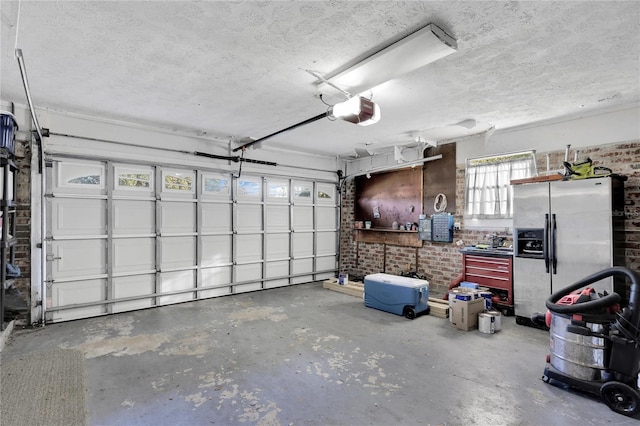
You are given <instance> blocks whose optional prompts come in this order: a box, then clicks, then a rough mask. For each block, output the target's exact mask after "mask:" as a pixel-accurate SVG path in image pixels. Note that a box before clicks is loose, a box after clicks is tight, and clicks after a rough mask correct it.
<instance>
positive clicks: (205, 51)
mask: <svg viewBox="0 0 640 426" xmlns="http://www.w3.org/2000/svg"><path fill="white" fill-rule="evenodd" d="M19 6H20V7H19ZM0 8H1V24H2V27H1V36H2V57H1V63H0V65H1V72H2V75H1V82H0V83H1V86H0V90H1V93H0V94H1V97H2V99H3V100H5V101H13V102H16V103H20V104H25V103H26V99H25V95H24V89H23V87H22V83H21V80H20V74H19V69H18V64H17V61H16V60H15V57H14V48H15V47H16V36H17V47H18V48H21V49H22V51H23V54H24V57H25V62H26V66H27V71H28V75H29V83H30V86H31V93H32V97H33V101H34V103H35V105H36V106H37V107H46V108H52V109H57V110H64V111H70V112H77V113H83V114H91V115H98V116H102V117H109V118H115V119H121V120H126V121H133V122H138V123H147V124H154V125H159V126H162V127H165V128H168V129H179V130H181V131H188V132H192V133H194V134H198V135H203V134H206V135H207V136H208V137H212V138H221V139H223V140H234V141H237V140H242V139H244V138H248V137H251V138H255V139H257V138H261V137H263V136H266V135H269V134H272V133H274V132H277V131H279V130H282V129H284V128H287V127H289V126H291V125H294V124H296V123H299V122H302V121H304V120H307V119H309V118H311V117H314V116H316V115H318V114H321V113H323V112H324V111H325V110H326V105H324V104H323V103H322V102H321V100H320V99H318V97H317V90H316V86H315V83H317V78H316V77H314V76H313V75H312V74H310V73H309V72H307V71H305V70H313V71H315V72H318V73H320V74H321V75H331V73H335V71H336V70H338V69H340V68H341V67H343V66H344V65H345V64H347V63H349V62H350V61H353V60H354V59H355V58H358V57H362V56H363V55H365V54H366V53H371V52H372V51H374V50H375V49H379V48H381V47H384V46H385V45H386V44H388V43H390V42H392V41H395V40H398V39H399V38H400V37H402V36H404V35H407V34H409V33H410V32H412V31H414V30H416V29H418V28H420V27H422V26H424V25H425V24H428V23H435V24H436V25H438V26H440V27H441V28H443V29H444V30H445V31H447V33H449V34H451V35H452V36H453V37H454V38H456V39H457V42H458V51H457V52H456V53H454V54H452V55H450V56H447V57H445V58H443V59H441V60H439V61H437V62H434V63H432V64H429V65H427V66H425V67H423V68H420V69H419V70H417V71H415V72H413V73H410V74H407V75H405V76H403V77H400V78H397V79H394V80H391V81H389V82H388V83H386V84H384V85H382V86H380V87H378V88H375V89H374V90H373V99H374V101H375V102H376V103H378V104H379V106H380V108H381V111H382V119H381V121H380V122H379V123H377V124H375V125H372V126H368V127H361V126H357V125H354V124H351V123H347V122H343V121H329V120H327V119H323V120H319V121H316V122H314V123H312V124H308V125H305V126H302V127H298V128H296V129H294V130H291V131H289V132H285V133H282V134H279V135H277V136H275V137H273V138H270V139H268V140H266V141H265V142H264V144H269V145H270V146H274V147H285V148H287V147H290V148H295V149H296V150H302V151H309V152H316V153H327V154H335V155H350V154H353V153H354V148H356V147H364V146H365V145H366V146H367V147H368V149H369V150H370V151H376V150H383V149H384V148H385V147H390V146H393V145H396V144H397V145H402V144H407V143H410V142H411V140H412V139H413V137H414V136H415V135H418V134H419V135H424V136H426V137H427V138H429V139H432V140H433V139H435V140H443V139H447V138H450V137H459V136H462V135H465V134H470V133H474V132H478V131H482V130H486V129H487V128H489V127H491V126H495V128H496V129H497V130H500V129H504V128H508V127H513V126H518V125H523V124H528V123H532V122H538V121H541V120H547V119H554V118H558V117H564V116H572V115H576V114H589V113H592V112H594V111H597V110H608V109H612V108H617V107H621V106H623V105H629V104H634V103H638V102H640V77H639V75H640V2H638V1H620V2H605V1H601V2H597V1H590V2H579V1H551V2H549V1H544V2H542V1H540V2H532V1H528V2H501V1H500V2H499V1H489V2H482V1H472V2H471V1H469V2H453V1H445V2H431V1H422V2H417V1H409V2H387V1H380V2H376V1H368V2H353V1H328V2H289V1H277V2H276V1H274V2H249V1H234V2H221V1H212V2H203V1H199V2H189V1H183V2H172V1H163V2H159V1H158V2H156V1H154V2H138V1H135V2H134V1H127V2H117V1H116V2H113V1H108V2H102V1H68V2H67V1H57V2H35V1H26V0H23V1H22V2H21V3H20V4H19V3H18V2H13V1H7V0H3V1H2V2H0ZM18 12H19V13H18ZM18 18H19V19H18ZM466 119H475V120H477V121H478V123H479V124H478V126H477V127H476V128H473V129H470V130H469V129H466V128H464V127H461V126H452V125H453V124H455V123H458V122H460V121H462V120H466ZM51 130H52V131H55V129H51ZM256 154H257V153H256Z"/></svg>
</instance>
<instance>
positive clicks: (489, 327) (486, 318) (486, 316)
mask: <svg viewBox="0 0 640 426" xmlns="http://www.w3.org/2000/svg"><path fill="white" fill-rule="evenodd" d="M478 330H480V333H486V334H493V333H495V331H496V329H495V316H493V315H491V314H490V313H487V312H481V313H480V314H478Z"/></svg>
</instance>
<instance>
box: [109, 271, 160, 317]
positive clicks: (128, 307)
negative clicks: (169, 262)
mask: <svg viewBox="0 0 640 426" xmlns="http://www.w3.org/2000/svg"><path fill="white" fill-rule="evenodd" d="M155 286H156V275H155V274H145V275H132V276H128V277H117V278H114V279H113V293H114V298H116V299H122V298H126V297H134V296H144V295H147V294H149V295H151V294H153V293H154V291H155ZM151 306H153V298H151V297H149V298H145V299H137V300H130V301H128V302H117V303H114V304H113V312H125V311H133V310H136V309H144V308H149V307H151Z"/></svg>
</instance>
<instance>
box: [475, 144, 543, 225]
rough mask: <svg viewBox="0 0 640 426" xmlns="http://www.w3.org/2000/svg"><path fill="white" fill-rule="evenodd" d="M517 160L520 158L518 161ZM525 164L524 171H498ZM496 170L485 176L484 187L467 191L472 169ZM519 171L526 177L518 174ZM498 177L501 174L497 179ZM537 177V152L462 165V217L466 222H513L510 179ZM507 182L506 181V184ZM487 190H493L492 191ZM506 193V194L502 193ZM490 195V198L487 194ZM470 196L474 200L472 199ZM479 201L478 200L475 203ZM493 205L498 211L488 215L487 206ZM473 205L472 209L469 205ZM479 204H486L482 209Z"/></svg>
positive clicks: (482, 158) (504, 155) (520, 153)
mask: <svg viewBox="0 0 640 426" xmlns="http://www.w3.org/2000/svg"><path fill="white" fill-rule="evenodd" d="M519 157H522V159H521V160H519ZM518 161H521V162H523V163H524V162H528V164H525V165H524V167H523V168H520V169H508V170H500V169H499V168H500V166H501V165H509V164H515V163H516V162H518ZM487 166H495V171H491V172H490V173H487V172H484V176H482V177H483V178H484V177H487V176H488V177H489V180H488V182H487V183H486V184H484V185H482V186H474V187H473V188H470V181H471V174H472V172H471V169H472V168H473V169H480V168H481V167H487ZM518 170H520V171H525V172H527V171H528V173H518ZM505 172H508V176H507V177H506V178H505V176H504V173H505ZM478 173H479V172H478V171H477V170H475V171H474V172H473V174H474V177H475V176H478ZM500 174H503V175H502V176H500ZM537 175H538V167H537V160H536V151H535V150H533V149H529V150H523V151H516V152H508V153H503V154H494V155H488V156H483V157H475V158H467V159H466V161H465V174H464V179H465V182H464V211H463V217H464V218H465V219H473V220H477V219H482V220H484V219H488V220H496V219H509V220H511V219H513V187H512V185H511V184H510V181H511V180H513V179H516V178H517V179H520V178H527V177H533V176H537ZM506 179H508V181H507V180H506ZM490 188H493V190H491V189H490ZM504 190H506V197H504V195H505V194H502V193H501V191H504ZM490 191H493V194H487V193H488V192H490ZM472 194H473V197H472ZM487 195H492V196H493V197H494V198H493V201H491V200H486V199H483V198H484V197H486V196H487ZM478 198H480V199H479V200H478ZM491 203H493V204H494V205H496V204H497V205H498V206H499V207H498V209H497V211H496V210H494V211H493V212H487V206H488V205H490V204H491ZM472 204H473V205H472ZM482 204H485V206H484V207H483V206H482Z"/></svg>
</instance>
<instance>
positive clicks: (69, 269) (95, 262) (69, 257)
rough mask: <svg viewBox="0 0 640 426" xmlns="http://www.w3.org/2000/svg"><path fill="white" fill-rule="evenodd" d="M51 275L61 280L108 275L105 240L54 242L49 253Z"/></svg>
mask: <svg viewBox="0 0 640 426" xmlns="http://www.w3.org/2000/svg"><path fill="white" fill-rule="evenodd" d="M49 253H50V254H52V258H53V259H54V260H53V261H52V262H51V275H52V278H53V279H54V280H56V279H60V278H78V277H87V276H92V275H102V274H106V273H107V267H106V263H107V261H106V259H107V258H106V254H107V247H106V241H105V240H62V241H53V242H52V243H51V250H50V251H49Z"/></svg>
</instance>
